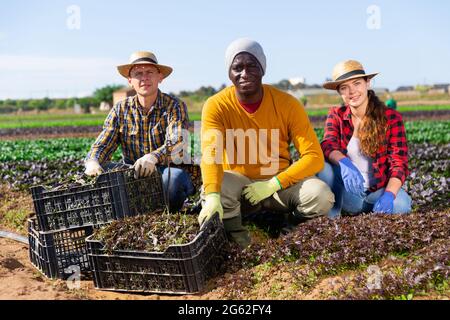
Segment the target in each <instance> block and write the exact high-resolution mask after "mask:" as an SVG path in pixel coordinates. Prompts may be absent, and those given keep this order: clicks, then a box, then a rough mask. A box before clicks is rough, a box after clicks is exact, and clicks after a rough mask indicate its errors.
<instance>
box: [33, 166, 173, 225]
mask: <svg viewBox="0 0 450 320" xmlns="http://www.w3.org/2000/svg"><path fill="white" fill-rule="evenodd" d="M31 194H32V197H33V204H34V208H35V212H36V215H37V217H38V223H39V227H40V229H41V230H42V231H51V230H65V229H70V228H77V227H81V226H94V225H98V224H103V223H107V222H111V221H113V220H117V219H120V218H124V217H130V216H135V215H138V214H146V213H149V212H151V211H154V210H157V209H162V208H164V206H165V201H164V194H163V187H162V177H161V174H160V173H159V172H158V171H157V170H155V171H154V172H153V173H152V174H151V175H150V176H149V177H145V178H139V179H135V178H134V169H124V170H118V171H113V172H106V173H104V174H101V175H100V176H99V177H98V179H97V180H96V182H95V183H94V184H89V185H83V186H76V187H71V188H65V189H60V190H53V191H46V190H45V188H44V187H43V186H36V187H32V188H31Z"/></svg>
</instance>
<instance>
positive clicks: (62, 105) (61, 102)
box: [54, 99, 67, 109]
mask: <svg viewBox="0 0 450 320" xmlns="http://www.w3.org/2000/svg"><path fill="white" fill-rule="evenodd" d="M54 106H55V108H57V109H66V108H67V105H66V99H56V100H55V101H54Z"/></svg>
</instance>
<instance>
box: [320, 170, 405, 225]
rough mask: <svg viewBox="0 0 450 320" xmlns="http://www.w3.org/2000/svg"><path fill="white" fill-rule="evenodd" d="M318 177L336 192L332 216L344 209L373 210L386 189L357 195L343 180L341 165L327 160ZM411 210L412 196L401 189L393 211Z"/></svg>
mask: <svg viewBox="0 0 450 320" xmlns="http://www.w3.org/2000/svg"><path fill="white" fill-rule="evenodd" d="M317 177H318V178H319V179H320V180H322V181H324V182H325V183H326V184H328V186H329V187H330V189H331V191H333V193H334V197H335V202H334V205H333V207H332V208H331V210H330V212H329V213H328V216H329V217H330V218H335V217H339V216H340V215H341V211H342V210H344V211H345V212H348V213H350V214H356V213H361V212H371V211H372V210H373V206H374V204H375V203H376V202H377V200H378V199H379V198H380V197H381V196H382V195H383V193H384V189H385V188H381V189H378V190H377V191H375V192H370V191H369V190H366V191H365V193H366V195H365V196H360V195H355V194H353V193H350V192H347V191H346V190H345V188H344V183H343V182H342V176H341V169H340V167H339V165H334V164H330V163H328V162H325V168H323V170H322V171H320V172H319V173H318V174H317ZM409 212H411V197H410V196H409V195H408V194H407V193H406V191H405V190H403V189H400V190H399V192H398V194H397V196H396V198H395V200H394V209H393V213H396V214H397V213H409Z"/></svg>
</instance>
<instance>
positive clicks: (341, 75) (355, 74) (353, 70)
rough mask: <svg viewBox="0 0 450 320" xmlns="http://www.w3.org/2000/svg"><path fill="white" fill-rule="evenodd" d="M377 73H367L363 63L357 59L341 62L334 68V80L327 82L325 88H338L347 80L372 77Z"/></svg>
mask: <svg viewBox="0 0 450 320" xmlns="http://www.w3.org/2000/svg"><path fill="white" fill-rule="evenodd" d="M377 74H378V72H377V73H366V72H365V71H364V67H363V66H362V64H361V63H359V62H358V61H356V60H347V61H343V62H339V63H338V64H337V65H335V66H334V68H333V77H332V79H333V81H329V82H325V83H324V84H323V87H324V88H325V89H330V90H336V89H337V88H338V87H339V85H340V84H341V83H343V82H345V81H348V80H350V79H355V78H362V77H367V78H368V79H372V78H373V77H375V76H376V75H377Z"/></svg>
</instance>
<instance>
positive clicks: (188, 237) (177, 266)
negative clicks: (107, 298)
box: [86, 212, 227, 294]
mask: <svg viewBox="0 0 450 320" xmlns="http://www.w3.org/2000/svg"><path fill="white" fill-rule="evenodd" d="M86 245H87V248H88V256H89V260H90V263H91V266H92V272H93V276H94V282H95V287H96V288H97V289H101V290H111V291H123V292H140V293H167V294H188V293H196V292H200V291H202V290H203V289H204V288H205V286H206V283H207V281H208V279H210V278H211V277H213V276H215V275H216V274H217V272H218V270H219V269H220V266H221V264H222V262H223V261H224V259H225V251H224V249H225V246H226V245H227V238H226V234H225V230H224V228H223V224H222V222H221V221H220V219H219V215H218V214H216V215H215V216H214V217H213V218H212V219H211V220H210V221H208V222H207V223H206V224H205V225H204V226H203V227H202V228H201V229H200V226H199V225H198V223H197V217H196V216H195V215H186V214H181V213H177V214H167V213H163V212H160V213H159V214H158V213H157V214H150V215H145V216H136V217H131V218H125V219H123V220H119V221H114V222H112V223H111V224H110V225H108V226H107V227H105V228H101V229H99V230H98V231H96V232H95V233H94V234H93V235H92V236H90V237H88V238H87V239H86Z"/></svg>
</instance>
